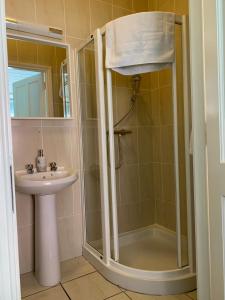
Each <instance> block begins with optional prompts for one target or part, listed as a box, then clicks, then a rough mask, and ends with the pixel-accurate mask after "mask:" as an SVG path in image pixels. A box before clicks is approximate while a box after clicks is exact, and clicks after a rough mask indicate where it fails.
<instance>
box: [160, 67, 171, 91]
mask: <svg viewBox="0 0 225 300" xmlns="http://www.w3.org/2000/svg"><path fill="white" fill-rule="evenodd" d="M171 84H172V70H171V69H165V70H162V71H160V72H159V87H164V86H168V85H171Z"/></svg>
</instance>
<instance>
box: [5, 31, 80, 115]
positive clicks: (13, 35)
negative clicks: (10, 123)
mask: <svg viewBox="0 0 225 300" xmlns="http://www.w3.org/2000/svg"><path fill="white" fill-rule="evenodd" d="M7 38H11V39H13V38H14V39H19V40H22V41H29V42H40V43H42V44H46V45H52V46H58V47H62V48H65V49H66V53H67V59H68V74H69V94H70V110H71V116H70V117H68V118H65V117H11V120H74V102H73V100H74V99H75V97H74V96H75V92H74V89H73V80H72V79H74V81H75V71H74V72H72V67H71V66H72V64H73V63H74V59H73V58H74V50H73V49H72V47H71V45H70V44H68V43H64V42H59V41H55V40H54V39H49V38H47V37H44V36H38V37H37V36H34V35H32V34H31V35H30V34H25V33H24V34H20V33H18V32H16V31H12V30H9V29H7Z"/></svg>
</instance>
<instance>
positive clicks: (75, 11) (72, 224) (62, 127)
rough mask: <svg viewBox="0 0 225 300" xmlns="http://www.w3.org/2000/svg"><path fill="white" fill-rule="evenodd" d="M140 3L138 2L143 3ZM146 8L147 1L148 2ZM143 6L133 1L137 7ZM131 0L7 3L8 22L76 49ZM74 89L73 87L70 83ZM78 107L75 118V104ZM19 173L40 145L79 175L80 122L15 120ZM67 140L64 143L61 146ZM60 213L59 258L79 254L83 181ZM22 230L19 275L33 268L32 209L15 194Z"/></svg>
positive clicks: (68, 193)
mask: <svg viewBox="0 0 225 300" xmlns="http://www.w3.org/2000/svg"><path fill="white" fill-rule="evenodd" d="M139 2H140V3H139ZM144 2H145V3H146V2H147V1H144ZM144 2H143V1H135V3H134V7H135V8H136V7H137V8H139V7H140V6H141V5H143V3H144ZM132 11H133V2H132V0H125V1H124V0H117V1H116V0H115V1H112V0H105V1H102V0H54V1H53V0H20V1H17V0H6V15H7V17H11V18H16V19H18V20H22V21H26V22H30V23H37V24H45V25H49V26H55V27H60V28H62V29H63V30H64V33H65V34H64V41H65V42H67V43H69V44H71V46H72V47H76V46H78V45H79V44H80V43H81V42H82V41H84V39H86V38H87V37H88V35H89V34H90V33H92V32H93V30H94V29H95V28H96V27H98V26H102V25H104V24H105V23H106V22H107V21H109V20H111V19H113V18H115V17H118V16H121V15H123V14H127V13H131V12H132ZM72 85H73V87H74V82H73V83H72ZM73 101H74V102H75V105H74V107H75V116H76V114H77V109H76V108H77V105H76V104H77V102H76V99H73ZM12 130H13V146H14V148H13V151H14V161H15V168H16V169H21V168H24V165H25V164H26V163H27V162H34V159H35V156H36V154H37V150H38V149H39V148H40V147H41V145H42V140H43V146H44V151H45V154H46V156H47V159H48V161H52V160H55V161H56V162H57V163H58V164H59V165H65V166H74V167H75V168H76V169H78V171H79V163H78V161H79V158H78V143H79V139H78V132H77V122H76V121H60V120H54V121H50V120H49V121H44V122H43V124H42V126H41V122H39V121H29V120H26V121H22V120H21V121H15V120H13V121H12ZM62 141H63V143H62ZM57 197H58V200H57V211H58V224H59V234H60V252H61V259H62V260H64V259H67V258H71V257H74V256H78V255H81V245H82V237H81V235H82V234H81V231H82V230H81V224H82V221H81V208H80V181H78V182H77V183H76V184H75V185H74V187H73V188H69V189H67V190H65V191H62V192H61V193H60V194H59V195H58V196H57ZM17 210H18V231H19V250H20V268H21V273H24V272H28V271H31V270H32V269H33V266H34V239H33V238H34V226H33V225H34V211H33V210H34V206H33V200H32V199H31V197H29V196H25V195H22V194H19V193H17Z"/></svg>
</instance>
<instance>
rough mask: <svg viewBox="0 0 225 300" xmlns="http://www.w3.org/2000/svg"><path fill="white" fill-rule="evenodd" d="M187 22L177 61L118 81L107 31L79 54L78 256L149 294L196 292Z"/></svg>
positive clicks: (179, 32)
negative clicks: (109, 61)
mask: <svg viewBox="0 0 225 300" xmlns="http://www.w3.org/2000/svg"><path fill="white" fill-rule="evenodd" d="M186 28H187V25H186V17H185V16H176V62H174V63H173V64H171V66H170V67H169V68H168V69H165V70H162V71H159V72H154V73H148V74H141V75H140V76H133V77H132V76H122V75H120V74H118V73H115V72H113V71H112V70H109V69H106V68H105V66H104V61H105V28H102V29H97V30H96V32H95V33H94V35H93V36H91V37H90V38H89V39H88V40H87V41H86V42H85V43H84V44H83V45H82V46H81V47H80V48H79V49H78V51H77V65H78V74H77V76H78V79H79V98H80V115H81V129H82V149H81V152H82V157H83V159H82V169H83V175H82V182H83V204H84V209H83V211H84V229H85V230H84V231H85V233H84V246H83V254H84V256H85V257H86V258H87V259H88V260H89V261H90V262H91V263H92V264H94V265H95V267H96V268H97V269H98V270H99V271H100V272H101V273H102V274H103V276H105V277H106V278H107V279H109V280H110V281H112V282H113V283H115V284H118V285H120V286H121V287H123V288H127V289H129V290H133V291H137V292H141V293H148V294H160V295H166V294H176V293H182V292H185V291H190V290H193V289H194V288H196V274H195V254H194V253H195V245H194V224H193V205H192V200H193V199H192V188H191V186H192V185H191V156H190V145H189V137H190V131H191V129H190V128H191V120H190V116H189V111H190V101H189V85H188V55H187V47H188V46H187V33H186Z"/></svg>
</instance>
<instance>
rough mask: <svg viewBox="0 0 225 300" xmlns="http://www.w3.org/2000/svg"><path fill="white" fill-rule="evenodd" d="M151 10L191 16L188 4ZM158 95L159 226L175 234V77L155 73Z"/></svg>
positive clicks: (158, 0)
mask: <svg viewBox="0 0 225 300" xmlns="http://www.w3.org/2000/svg"><path fill="white" fill-rule="evenodd" d="M149 9H150V10H160V11H171V12H175V13H176V14H179V15H182V14H185V15H188V0H149ZM181 41H182V40H181V28H180V26H176V59H177V86H178V88H177V93H178V133H179V172H180V178H179V179H180V199H181V226H182V228H181V229H182V233H183V234H185V235H186V233H187V203H186V191H185V189H186V183H185V180H186V177H185V157H184V155H185V152H184V112H183V109H184V108H183V76H182V72H183V68H182V65H183V62H182V44H181ZM156 82H157V84H156V85H155V92H156V93H158V94H159V98H160V101H159V104H160V108H159V109H160V113H161V123H160V131H161V134H160V144H161V160H160V165H161V175H160V180H159V182H160V186H161V192H160V196H159V198H158V199H157V200H156V220H157V223H158V224H161V225H163V226H166V227H168V228H170V229H172V230H175V229H176V219H175V212H176V207H175V205H176V203H175V186H174V182H175V175H174V169H173V164H174V161H173V121H172V101H171V91H172V76H171V72H169V71H163V72H159V73H158V74H157V73H156Z"/></svg>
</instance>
